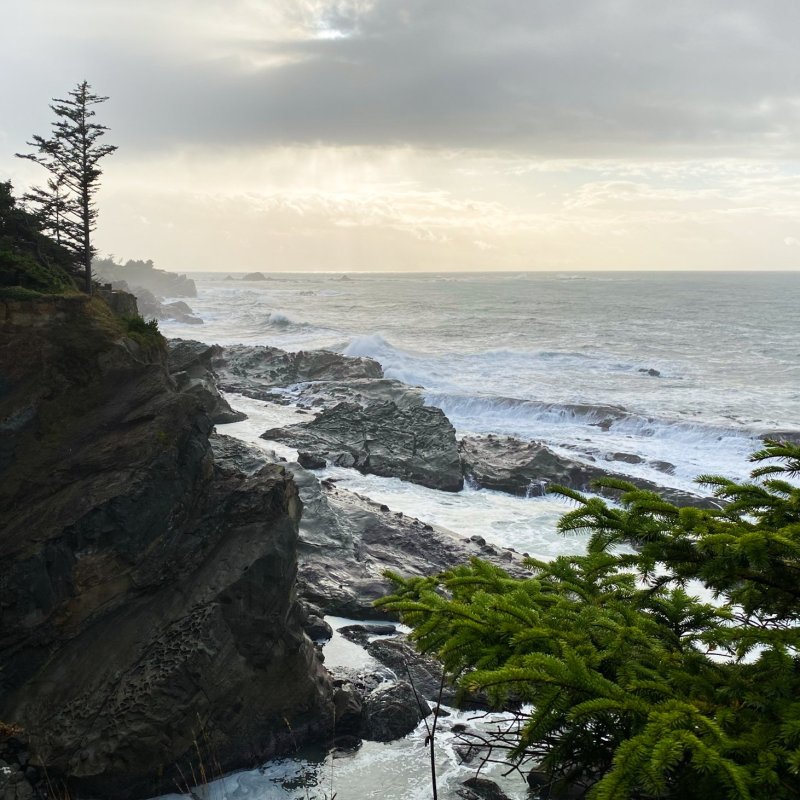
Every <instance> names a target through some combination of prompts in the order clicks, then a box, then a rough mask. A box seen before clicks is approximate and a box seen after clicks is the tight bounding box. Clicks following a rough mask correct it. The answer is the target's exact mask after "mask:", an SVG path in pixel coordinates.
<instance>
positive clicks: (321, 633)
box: [303, 614, 333, 642]
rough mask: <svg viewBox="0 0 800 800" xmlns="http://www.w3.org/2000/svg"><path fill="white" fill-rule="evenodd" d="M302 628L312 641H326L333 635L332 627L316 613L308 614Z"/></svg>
mask: <svg viewBox="0 0 800 800" xmlns="http://www.w3.org/2000/svg"><path fill="white" fill-rule="evenodd" d="M303 630H304V631H305V632H306V636H308V638H309V639H311V641H312V642H326V641H328V639H330V638H331V636H333V628H331V626H330V625H329V624H328V623H327V622H325V620H324V619H322V617H318V616H317V615H316V614H309V616H308V619H307V620H306V622H305V624H304V625H303Z"/></svg>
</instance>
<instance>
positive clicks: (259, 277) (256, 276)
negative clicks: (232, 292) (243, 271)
mask: <svg viewBox="0 0 800 800" xmlns="http://www.w3.org/2000/svg"><path fill="white" fill-rule="evenodd" d="M242 280H243V281H269V280H272V278H268V277H267V276H266V275H264V273H263V272H248V273H247V275H243V276H242Z"/></svg>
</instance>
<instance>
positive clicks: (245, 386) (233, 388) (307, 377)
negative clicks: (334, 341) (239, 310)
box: [211, 345, 383, 401]
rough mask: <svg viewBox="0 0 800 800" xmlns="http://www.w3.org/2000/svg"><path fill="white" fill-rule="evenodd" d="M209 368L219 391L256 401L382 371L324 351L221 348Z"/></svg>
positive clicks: (378, 374)
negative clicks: (303, 386) (292, 388)
mask: <svg viewBox="0 0 800 800" xmlns="http://www.w3.org/2000/svg"><path fill="white" fill-rule="evenodd" d="M211 366H212V367H213V369H214V371H215V373H216V374H217V376H218V378H219V388H220V389H222V390H223V391H225V392H238V393H239V394H243V395H245V396H246V397H253V398H255V399H256V400H268V401H269V400H272V401H274V400H275V399H276V397H277V396H279V395H276V393H275V391H274V390H275V389H282V388H285V387H288V386H293V385H295V384H300V383H313V382H325V383H326V384H328V383H330V382H334V381H347V382H350V381H353V380H359V379H374V378H382V377H383V370H382V369H381V365H380V364H379V363H378V362H377V361H373V359H371V358H348V357H347V356H342V355H339V354H338V353H332V352H330V351H328V350H308V351H303V350H301V351H300V352H299V353H287V352H285V351H284V350H279V349H278V348H277V347H260V346H250V345H230V346H226V347H225V348H222V349H221V350H220V352H219V353H217V354H216V355H215V357H214V359H213V360H212V363H211Z"/></svg>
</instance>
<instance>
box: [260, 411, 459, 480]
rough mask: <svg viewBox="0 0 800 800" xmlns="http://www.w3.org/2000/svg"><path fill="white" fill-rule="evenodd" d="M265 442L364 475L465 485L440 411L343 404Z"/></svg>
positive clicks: (451, 433)
mask: <svg viewBox="0 0 800 800" xmlns="http://www.w3.org/2000/svg"><path fill="white" fill-rule="evenodd" d="M262 438H263V439H268V440H273V441H280V442H285V443H287V444H290V445H292V446H293V447H296V448H298V449H303V450H305V451H308V452H312V453H314V454H315V455H317V456H319V457H322V458H325V459H327V460H329V461H331V462H332V463H334V464H336V465H338V466H347V467H353V468H355V469H357V470H358V471H359V472H363V473H366V474H373V475H382V476H384V477H394V478H401V479H402V480H407V481H411V482H412V483H418V484H420V485H422V486H428V487H430V488H432V489H440V490H443V491H449V492H457V491H460V490H461V489H462V488H463V485H464V479H463V477H462V474H461V463H460V460H459V457H458V449H457V445H456V438H455V429H454V428H453V426H452V425H451V424H450V421H449V420H448V419H447V417H446V416H445V415H444V413H443V412H442V411H441V410H440V409H438V408H428V407H426V406H417V407H410V408H400V407H399V406H397V405H396V404H395V403H393V402H387V403H379V404H375V405H370V406H367V407H366V408H363V407H361V406H358V405H355V404H352V403H340V404H339V405H337V406H334V407H333V408H331V409H329V410H327V411H323V412H322V413H321V414H320V415H319V416H318V417H317V418H316V419H314V420H312V421H311V422H308V423H301V424H298V425H290V426H288V427H286V428H273V429H271V430H268V431H265V432H264V433H263V434H262Z"/></svg>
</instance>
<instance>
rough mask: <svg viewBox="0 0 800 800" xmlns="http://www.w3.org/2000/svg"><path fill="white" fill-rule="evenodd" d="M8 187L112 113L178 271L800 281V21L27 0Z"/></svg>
mask: <svg viewBox="0 0 800 800" xmlns="http://www.w3.org/2000/svg"><path fill="white" fill-rule="evenodd" d="M2 6H3V8H2V16H3V23H2V26H1V27H0V101H1V102H0V107H1V108H2V109H3V112H2V114H0V180H6V179H10V180H12V181H13V183H14V186H15V189H16V190H17V191H18V192H21V191H22V190H24V189H25V188H26V187H27V186H29V185H31V184H35V183H37V182H43V181H44V174H43V172H42V170H41V168H40V167H38V166H37V165H35V164H33V163H31V162H28V161H24V160H21V159H16V158H15V157H14V154H15V153H17V152H28V151H29V148H27V147H26V144H25V143H26V141H28V140H30V137H31V136H32V135H33V134H43V135H46V134H47V133H48V132H49V127H50V124H51V122H52V119H53V115H52V113H51V112H50V111H49V109H48V103H49V102H50V100H51V98H53V97H64V96H65V95H66V93H67V92H68V91H69V90H70V89H71V88H73V87H74V86H75V85H76V84H77V83H79V82H80V81H82V80H84V79H85V80H88V81H89V82H90V84H91V85H92V87H93V88H94V90H95V91H96V92H97V93H98V94H100V95H107V96H108V97H109V99H108V100H107V101H106V102H105V103H103V104H102V105H100V106H98V107H97V118H96V119H97V121H98V122H100V123H102V124H105V125H108V126H109V128H110V130H109V132H108V133H107V135H106V137H105V139H104V141H105V142H107V143H109V144H115V145H118V147H119V150H118V151H117V152H116V153H115V154H113V155H112V156H110V157H108V158H107V159H106V160H105V161H103V162H102V166H103V169H104V175H103V186H102V189H101V191H100V192H99V194H98V198H97V200H98V208H99V211H100V217H99V224H98V229H97V232H96V235H95V244H96V246H97V248H98V249H99V250H100V252H101V253H102V254H113V255H115V256H116V257H117V258H118V259H119V258H124V259H128V258H144V259H146V258H151V259H153V260H154V261H155V262H156V265H157V266H159V267H162V268H164V269H169V270H180V271H184V270H192V271H194V270H214V271H241V270H254V269H258V270H266V271H271V270H278V271H280V270H290V271H296V270H333V271H342V270H370V271H376V270H391V271H412V270H425V271H443V270H477V269H487V270H488V269H493V270H519V269H531V270H564V271H576V270H584V269H596V270H609V269H682V270H690V269H691V270H695V269H703V270H706V269H708V270H738V269H756V270H786V269H791V270H795V269H797V268H798V266H800V47H798V46H797V42H798V41H800V3H798V2H797V0H702V2H697V0H670V2H664V0H449V1H448V0H135V1H134V0H129V1H128V2H123V1H122V0H2Z"/></svg>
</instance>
